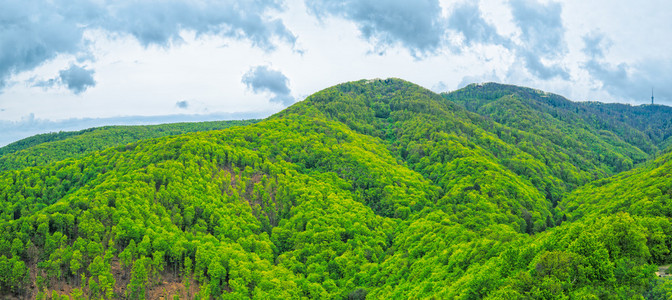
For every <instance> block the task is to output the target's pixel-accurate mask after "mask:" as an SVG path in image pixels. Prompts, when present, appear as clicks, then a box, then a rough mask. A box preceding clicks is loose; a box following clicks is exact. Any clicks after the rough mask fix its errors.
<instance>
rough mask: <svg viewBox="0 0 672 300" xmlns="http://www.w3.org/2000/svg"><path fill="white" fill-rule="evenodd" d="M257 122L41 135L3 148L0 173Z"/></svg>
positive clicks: (119, 128) (107, 129)
mask: <svg viewBox="0 0 672 300" xmlns="http://www.w3.org/2000/svg"><path fill="white" fill-rule="evenodd" d="M257 121H258V120H244V121H215V122H200V123H173V124H161V125H147V126H105V127H96V128H89V129H85V130H80V131H69V132H58V133H45V134H39V135H36V136H32V137H29V138H25V139H22V140H20V141H16V142H14V143H11V144H9V145H7V146H5V147H2V148H0V171H4V170H16V169H21V168H24V167H33V166H40V165H46V164H48V163H51V162H56V161H60V160H64V159H66V158H71V157H73V158H74V157H82V156H84V155H86V154H88V153H91V152H94V151H99V150H104V149H107V148H110V147H115V146H121V145H126V144H129V143H132V142H136V141H139V140H144V139H150V138H157V137H163V136H168V135H178V134H184V133H189V132H198V131H209V130H217V129H224V128H228V127H231V126H243V125H248V124H253V123H255V122H257Z"/></svg>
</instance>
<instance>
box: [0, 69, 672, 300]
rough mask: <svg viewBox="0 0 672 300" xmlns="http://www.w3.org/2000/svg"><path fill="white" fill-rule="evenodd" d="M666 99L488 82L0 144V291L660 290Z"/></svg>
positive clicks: (244, 294) (639, 293) (38, 294)
mask: <svg viewBox="0 0 672 300" xmlns="http://www.w3.org/2000/svg"><path fill="white" fill-rule="evenodd" d="M671 144H672V108H670V107H667V106H661V105H642V106H629V105H623V104H604V103H597V102H572V101H570V100H567V99H565V98H563V97H562V96H559V95H554V94H550V93H546V92H543V91H539V90H534V89H530V88H523V87H517V86H511V85H501V84H495V83H488V84H472V85H469V86H467V87H465V88H463V89H460V90H457V91H454V92H450V93H443V94H437V93H434V92H432V91H430V90H427V89H425V88H423V87H420V86H418V85H415V84H413V83H410V82H407V81H404V80H401V79H385V80H379V79H376V80H360V81H355V82H348V83H343V84H339V85H336V86H333V87H330V88H327V89H325V90H322V91H319V92H317V93H315V94H313V95H311V96H309V97H307V98H306V99H305V100H303V101H301V102H298V103H296V104H294V105H292V106H290V107H288V108H286V109H285V110H283V111H281V112H279V113H277V114H275V115H273V116H271V117H269V118H267V119H264V120H249V121H226V122H209V123H182V124H168V125H156V126H128V127H123V126H122V127H103V128H93V129H88V130H84V131H80V132H62V133H54V134H46V135H38V136H35V137H32V138H28V139H25V140H22V141H19V142H16V143H13V144H10V145H8V146H5V147H3V148H0V297H1V298H5V299H25V298H27V299H58V300H61V299H70V300H75V299H247V298H255V299H426V298H429V299H482V298H487V299H672V276H669V274H668V273H667V271H666V270H667V269H666V268H665V266H668V265H670V264H671V263H672V253H671V252H670V250H672V221H671V217H672V200H671V198H672V148H670V146H671Z"/></svg>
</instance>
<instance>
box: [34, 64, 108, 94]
mask: <svg viewBox="0 0 672 300" xmlns="http://www.w3.org/2000/svg"><path fill="white" fill-rule="evenodd" d="M94 73H95V71H93V70H87V69H86V67H80V66H77V65H74V64H72V65H70V67H69V68H67V69H65V70H61V71H59V72H58V76H57V77H55V78H50V79H46V80H37V78H35V77H33V78H31V79H29V80H28V83H31V86H32V87H41V88H43V89H49V88H52V87H55V86H60V85H62V86H65V87H66V88H68V89H69V90H70V91H72V92H73V93H75V94H81V93H82V92H84V91H86V90H87V89H88V88H89V87H94V86H96V81H95V79H93V74H94Z"/></svg>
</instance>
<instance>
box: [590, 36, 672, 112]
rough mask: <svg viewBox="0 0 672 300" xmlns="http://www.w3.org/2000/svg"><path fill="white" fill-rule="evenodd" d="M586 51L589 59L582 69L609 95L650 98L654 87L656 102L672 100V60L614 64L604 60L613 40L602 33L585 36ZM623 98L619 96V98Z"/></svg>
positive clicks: (648, 99)
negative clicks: (671, 84) (671, 86)
mask: <svg viewBox="0 0 672 300" xmlns="http://www.w3.org/2000/svg"><path fill="white" fill-rule="evenodd" d="M583 41H584V48H583V52H584V53H585V54H586V55H587V56H588V60H587V61H586V62H585V63H584V64H583V65H582V67H583V69H585V70H586V71H588V73H589V74H590V75H591V76H592V77H593V79H595V80H597V81H599V82H600V83H602V88H603V89H605V90H606V91H607V92H609V94H611V95H613V96H615V97H618V98H622V99H628V100H632V101H636V102H640V103H641V102H645V103H648V102H649V101H650V98H649V97H650V93H651V88H654V89H655V98H656V102H657V103H666V104H670V103H672V88H670V84H669V83H670V82H672V59H669V58H668V59H645V60H641V61H638V62H635V63H631V64H626V63H619V64H616V65H614V64H611V63H608V62H606V61H604V57H605V52H606V51H608V50H609V48H610V47H611V41H610V40H609V39H608V38H607V37H605V36H604V35H603V34H601V33H591V34H588V35H586V36H584V37H583ZM617 100H620V99H617Z"/></svg>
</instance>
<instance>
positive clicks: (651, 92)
mask: <svg viewBox="0 0 672 300" xmlns="http://www.w3.org/2000/svg"><path fill="white" fill-rule="evenodd" d="M651 105H653V88H651Z"/></svg>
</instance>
